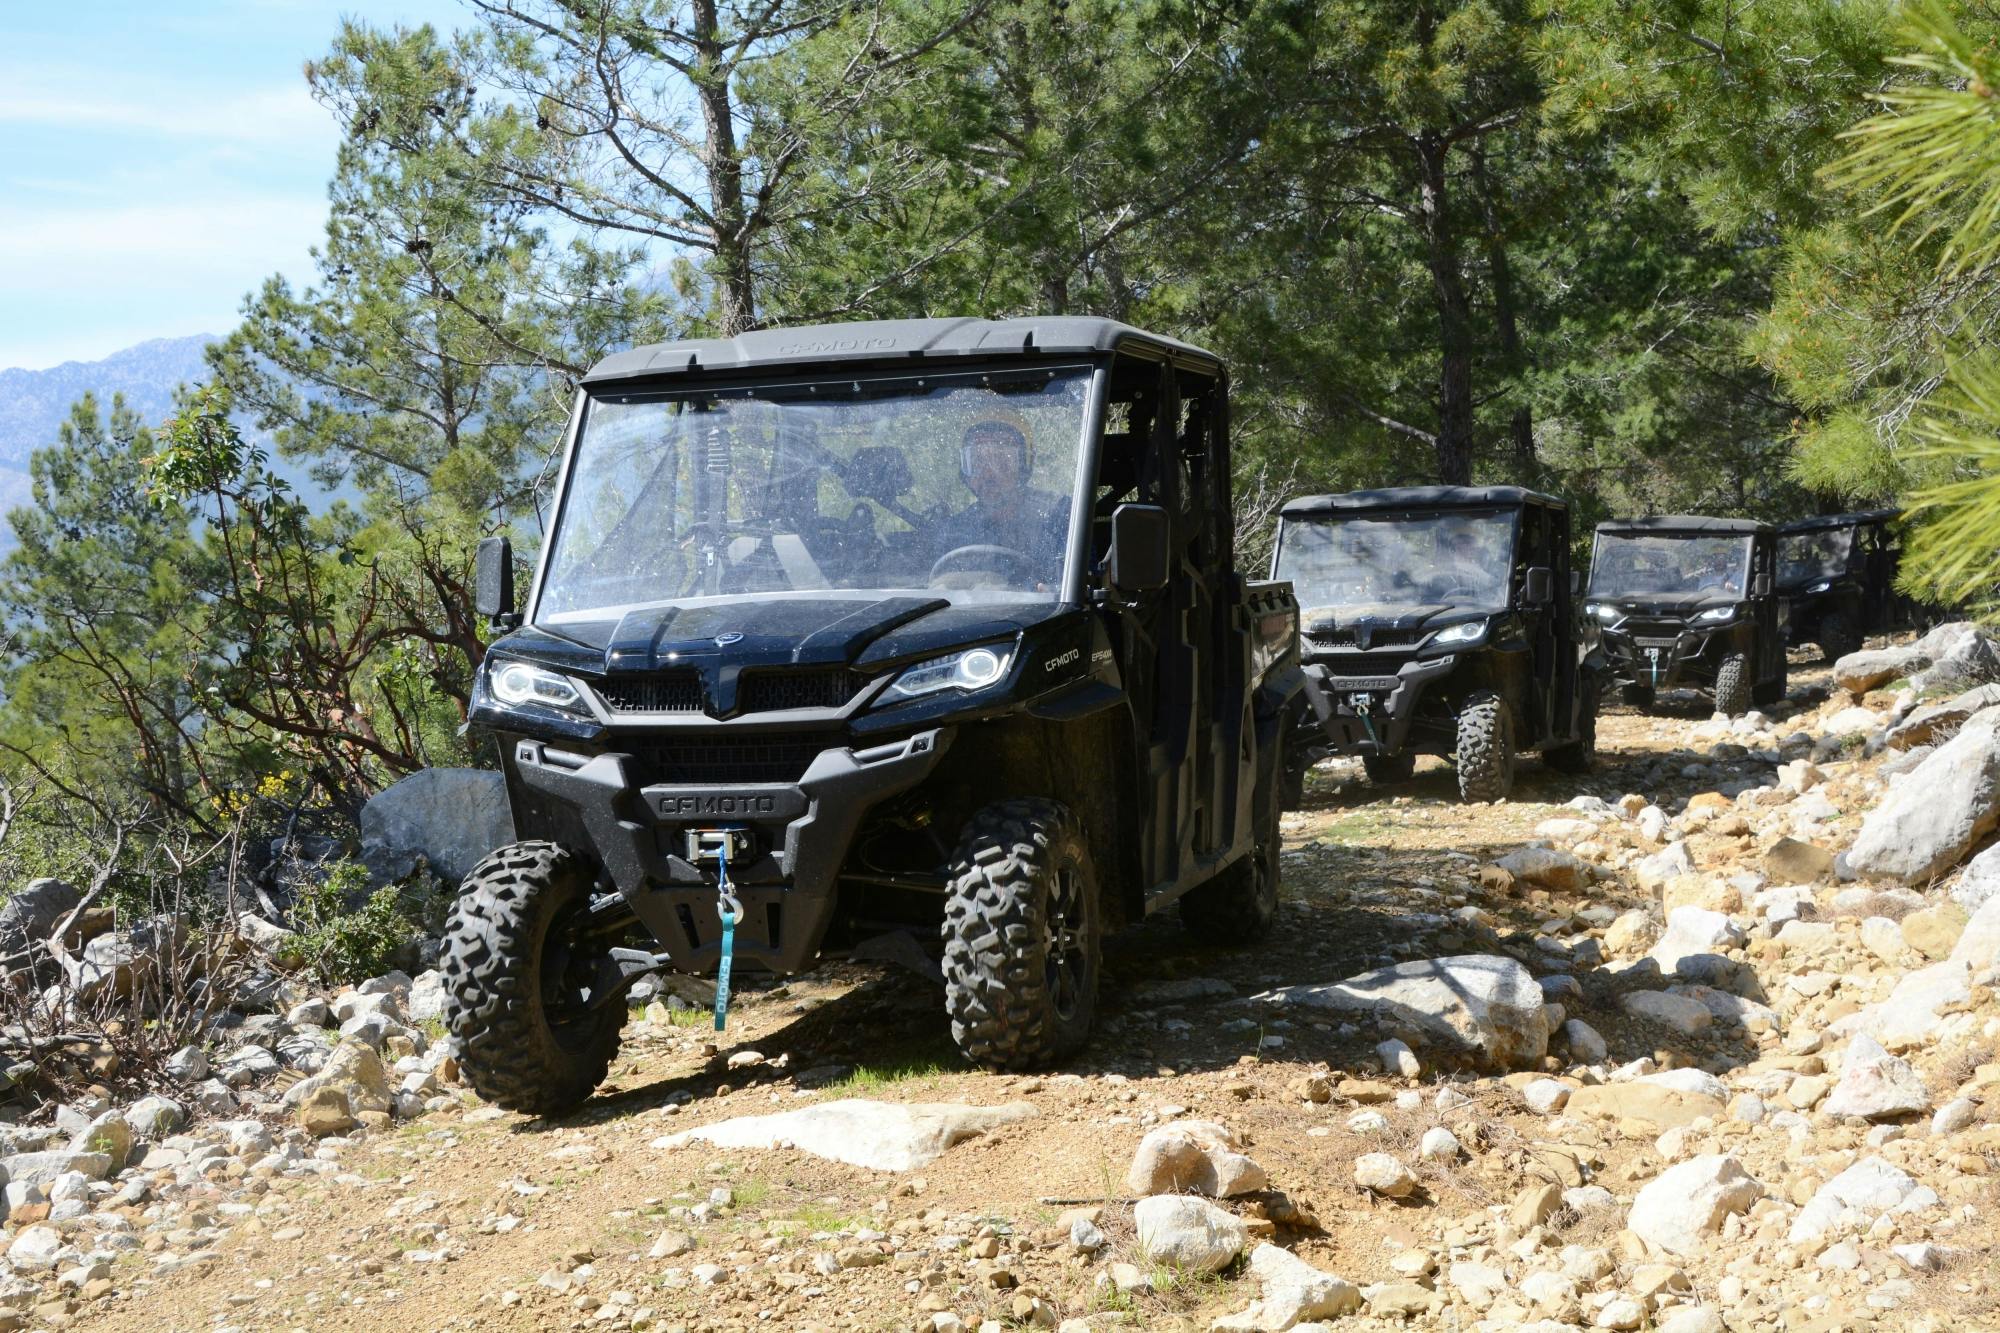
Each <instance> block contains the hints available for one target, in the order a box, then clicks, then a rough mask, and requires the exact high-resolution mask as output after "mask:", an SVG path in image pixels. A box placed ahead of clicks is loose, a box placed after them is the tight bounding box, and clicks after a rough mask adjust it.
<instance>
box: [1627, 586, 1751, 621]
mask: <svg viewBox="0 0 2000 1333" xmlns="http://www.w3.org/2000/svg"><path fill="white" fill-rule="evenodd" d="M1588 600H1590V601H1592V602H1596V603H1599V604H1601V605H1604V606H1613V607H1616V608H1618V609H1619V610H1620V611H1623V612H1625V613H1626V614H1627V615H1640V616H1658V617H1661V618H1663V619H1664V618H1673V617H1678V618H1679V619H1682V620H1685V619H1687V618H1688V617H1689V616H1692V615H1694V614H1695V613H1696V612H1698V611H1707V610H1710V609H1712V608H1714V607H1718V606H1735V605H1736V604H1738V603H1739V602H1743V601H1746V600H1748V599H1747V598H1745V597H1743V596H1742V595H1741V594H1739V593H1727V592H1704V593H1685V592H1675V593H1621V594H1620V595H1618V596H1616V597H1605V596H1602V595H1600V594H1598V593H1590V594H1588Z"/></svg>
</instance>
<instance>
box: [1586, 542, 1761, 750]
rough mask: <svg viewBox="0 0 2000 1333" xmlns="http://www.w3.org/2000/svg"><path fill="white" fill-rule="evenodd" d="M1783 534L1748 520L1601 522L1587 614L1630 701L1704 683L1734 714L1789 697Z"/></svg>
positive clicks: (1644, 701)
mask: <svg viewBox="0 0 2000 1333" xmlns="http://www.w3.org/2000/svg"><path fill="white" fill-rule="evenodd" d="M1777 546H1778V542H1777V533H1776V531H1775V530H1774V529H1773V528H1772V527H1771V526H1770V525H1769V524H1766V523H1758V522H1756V521H1754V520H1751V519H1741V518H1706V517H1700V516H1690V515H1661V516H1657V517H1653V518H1628V519H1619V520H1617V521H1615V522H1610V523H1600V524H1598V525H1597V547H1596V550H1595V551H1594V552H1593V553H1592V556H1591V561H1590V585H1589V587H1588V589H1587V590H1586V593H1585V601H1584V614H1585V615H1587V616H1589V617H1590V618H1591V619H1592V620H1594V621H1595V622H1596V624H1597V626H1598V633H1599V640H1600V644H1601V647H1602V650H1603V656H1604V661H1605V663H1606V669H1607V671H1608V672H1609V677H1610V679H1611V680H1614V681H1616V682H1617V683H1618V684H1619V685H1620V686H1622V687H1623V690H1624V697H1625V702H1627V703H1629V704H1631V705H1632V706H1634V707H1636V708H1650V707H1652V705H1653V701H1654V698H1655V696H1656V695H1657V694H1658V692H1659V691H1660V690H1666V689H1673V688H1675V687H1678V686H1695V687H1698V688H1701V689H1705V690H1708V691H1709V692H1710V693H1711V694H1712V695H1713V696H1714V698H1715V709H1716V711H1717V712H1719V713H1726V714H1728V715H1729V716H1731V717H1735V716H1737V715H1739V714H1741V713H1746V712H1748V711H1749V710H1750V709H1751V707H1752V706H1753V705H1758V704H1772V703H1776V702H1777V701H1778V700H1780V699H1782V698H1784V697H1785V634H1784V629H1785V627H1784V604H1783V602H1782V601H1781V600H1780V599H1779V598H1778V596H1777V595H1776V593H1775V591H1774V571H1775V566H1776V563H1777Z"/></svg>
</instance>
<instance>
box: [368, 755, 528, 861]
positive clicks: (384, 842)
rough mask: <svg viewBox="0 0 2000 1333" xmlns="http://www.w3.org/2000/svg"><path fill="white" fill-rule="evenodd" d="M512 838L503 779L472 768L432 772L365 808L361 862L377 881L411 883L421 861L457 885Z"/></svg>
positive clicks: (408, 781)
mask: <svg viewBox="0 0 2000 1333" xmlns="http://www.w3.org/2000/svg"><path fill="white" fill-rule="evenodd" d="M512 841H514V816H513V813H512V811H511V809H510V808H509V807H508V804H507V787H506V782H505V780H504V779H503V778H502V777H501V775H500V774H498V773H489V772H486V771H484V770H482V769H474V768H427V769H425V770H424V771H423V772H421V773H412V774H411V775H410V776H409V777H407V778H404V779H403V780H402V781H401V782H398V783H396V784H394V785H393V786H390V787H387V788H385V789H383V790H382V791H380V792H377V793H376V794H375V795H374V796H372V797H370V798H369V801H368V803H367V804H366V805H364V806H362V807H361V863H362V864H363V865H365V866H366V867H368V872H369V874H370V875H371V876H372V877H373V878H374V879H375V880H376V881H377V882H378V883H380V882H387V881H391V880H400V879H407V878H409V876H410V875H411V873H412V872H414V871H415V870H416V868H417V862H418V860H419V859H422V860H423V861H426V862H428V863H429V865H430V869H431V873H432V874H434V875H436V876H437V877H438V878H440V879H442V880H444V881H445V882H446V883H447V884H457V883H458V882H459V881H460V880H462V879H464V878H465V877H466V875H468V874H469V873H471V871H472V868H473V867H474V866H476V865H478V864H479V862H480V861H481V860H483V859H484V858H485V856H486V854H487V853H488V852H491V851H492V850H494V849H495V848H496V847H504V846H505V845H507V844H508V843H510V842H512Z"/></svg>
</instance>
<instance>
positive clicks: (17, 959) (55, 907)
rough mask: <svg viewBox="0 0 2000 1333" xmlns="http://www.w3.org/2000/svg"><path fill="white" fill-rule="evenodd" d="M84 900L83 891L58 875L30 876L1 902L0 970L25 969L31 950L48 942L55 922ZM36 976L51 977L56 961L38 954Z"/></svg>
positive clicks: (36, 949)
mask: <svg viewBox="0 0 2000 1333" xmlns="http://www.w3.org/2000/svg"><path fill="white" fill-rule="evenodd" d="M82 901H83V895H82V894H80V893H78V892H77V891H76V889H75V888H74V887H72V886H71V885H69V884H65V883H64V882H63V881H62V880H59V879H31V880H29V881H28V882H27V883H26V884H24V885H22V886H21V887H20V888H19V889H17V890H15V891H14V892H13V893H12V894H10V895H8V897H7V900H6V901H5V902H3V903H0V974H5V973H10V972H18V971H23V970H25V968H26V965H27V963H28V961H29V958H28V955H29V954H30V953H31V951H34V952H38V951H39V946H40V945H43V944H45V943H47V941H48V940H49V938H50V937H51V936H53V935H54V934H55V933H56V924H57V923H58V922H60V921H61V920H62V919H63V918H64V917H65V916H67V915H68V914H69V913H70V911H71V910H72V909H74V908H75V907H76V905H77V904H78V903H80V902H82ZM36 962H37V963H38V964H39V966H37V968H36V969H35V975H36V977H37V978H38V979H39V980H41V981H43V982H48V981H52V980H54V978H55V974H54V972H53V971H51V970H50V969H51V967H52V966H53V964H52V963H51V962H45V961H44V960H43V959H41V958H37V959H36Z"/></svg>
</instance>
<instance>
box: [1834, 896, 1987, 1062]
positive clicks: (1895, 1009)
mask: <svg viewBox="0 0 2000 1333" xmlns="http://www.w3.org/2000/svg"><path fill="white" fill-rule="evenodd" d="M1976 919H1977V918H1976V917H1975V920H1976ZM1971 933H1972V932H1971V927H1969V926H1968V927H1967V930H1966V934H1967V935H1970V934H1971ZM1959 943H1960V946H1961V947H1964V944H1965V936H1961V937H1960V940H1959ZM1971 1003H1972V968H1971V967H1970V966H1969V965H1968V964H1966V963H1964V962H1962V961H1958V960H1955V959H1949V958H1948V959H1946V960H1945V961H1944V962H1942V963H1933V964H1931V965H1930V966H1929V967H1926V968H1920V969H1918V970H1917V971H1915V972H1911V973H1909V974H1907V975H1905V976H1904V977H1903V979H1902V980H1900V981H1898V982H1897V983H1896V986H1895V989H1893V990H1891V991H1890V992H1889V996H1888V998H1887V999H1885V1000H1882V1001H1880V1002H1879V1003H1876V1004H1871V1005H1868V1006H1867V1007H1866V1008H1863V1009H1861V1010H1860V1011H1859V1012H1856V1013H1853V1014H1849V1015H1847V1016H1846V1017H1845V1018H1841V1019H1838V1020H1836V1021H1835V1023H1834V1025H1833V1027H1834V1030H1835V1031H1836V1032H1865V1033H1867V1034H1868V1035H1869V1036H1871V1037H1873V1038H1874V1039H1875V1040H1876V1041H1878V1042H1880V1043H1881V1044H1882V1045H1883V1046H1884V1047H1885V1048H1886V1049H1888V1050H1891V1051H1907V1050H1911V1049H1913V1048H1915V1047H1918V1046H1922V1045H1924V1044H1925V1043H1926V1042H1929V1041H1930V1040H1931V1039H1932V1038H1933V1037H1935V1036H1936V1035H1937V1025H1938V1020H1939V1019H1940V1018H1942V1017H1944V1016H1945V1015H1947V1014H1955V1013H1957V1012H1959V1011H1960V1010H1962V1009H1965V1008H1967V1007H1968V1006H1969V1005H1971Z"/></svg>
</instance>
